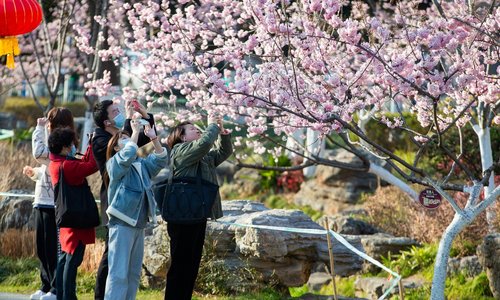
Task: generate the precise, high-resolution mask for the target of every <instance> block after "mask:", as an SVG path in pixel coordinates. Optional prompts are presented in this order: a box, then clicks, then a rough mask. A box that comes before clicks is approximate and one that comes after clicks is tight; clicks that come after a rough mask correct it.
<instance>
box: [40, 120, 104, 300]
mask: <svg viewBox="0 0 500 300" xmlns="http://www.w3.org/2000/svg"><path fill="white" fill-rule="evenodd" d="M74 140H75V132H74V131H73V130H72V129H70V128H58V129H56V130H54V131H53V132H52V133H51V134H50V136H49V140H48V144H49V151H50V155H49V158H50V164H49V172H50V177H51V178H52V185H53V186H55V185H56V184H57V182H58V181H59V167H60V166H61V164H62V167H63V172H64V181H65V182H66V183H67V184H69V185H80V184H82V183H83V182H84V181H85V178H86V177H87V176H89V175H91V174H93V173H95V172H97V170H98V168H97V164H96V162H95V159H94V156H93V154H92V149H91V146H90V145H89V147H88V148H87V151H86V152H85V154H84V155H83V157H82V158H81V159H76V158H75V154H76V148H75V147H74ZM59 241H60V243H61V250H62V253H61V255H60V256H59V261H58V263H57V270H56V289H57V299H62V300H76V299H77V298H76V273H77V269H78V267H79V266H80V264H81V263H82V261H83V255H84V253H85V245H88V244H93V243H94V242H95V228H88V229H87V228H86V229H77V228H64V227H61V228H60V230H59Z"/></svg>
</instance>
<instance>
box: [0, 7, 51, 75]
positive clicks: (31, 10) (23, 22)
mask: <svg viewBox="0 0 500 300" xmlns="http://www.w3.org/2000/svg"><path fill="white" fill-rule="evenodd" d="M42 14H43V13H42V7H41V6H40V3H38V1H37V0H4V1H0V56H3V55H7V67H8V68H10V69H12V68H14V55H19V53H20V51H19V45H18V43H17V38H16V37H15V36H16V35H20V34H25V33H28V32H31V31H33V30H34V29H35V28H37V27H38V25H40V22H42Z"/></svg>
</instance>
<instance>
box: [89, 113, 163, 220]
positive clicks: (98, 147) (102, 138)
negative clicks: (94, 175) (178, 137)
mask: <svg viewBox="0 0 500 300" xmlns="http://www.w3.org/2000/svg"><path fill="white" fill-rule="evenodd" d="M148 115H149V119H148V120H147V121H148V122H149V124H150V125H151V127H153V126H154V125H155V121H154V118H153V115H152V114H148ZM123 130H124V131H126V132H128V133H129V134H130V135H131V134H132V127H130V119H127V120H126V121H125V125H124V126H123ZM112 137H113V135H111V133H109V132H107V131H106V130H104V129H102V128H100V127H97V128H96V130H95V131H94V135H93V137H92V152H93V154H94V158H95V161H96V163H97V166H98V167H99V173H101V180H102V182H101V191H100V193H99V194H100V195H99V196H100V198H101V221H102V223H101V224H103V225H106V224H108V215H107V214H106V209H108V191H107V189H106V185H105V184H104V178H103V174H104V171H105V170H106V151H107V149H108V143H109V140H110V139H111V138H112ZM150 141H151V140H150V139H149V137H147V136H146V135H145V134H144V132H141V133H140V134H139V140H138V141H137V145H138V146H139V147H142V146H144V145H146V144H147V143H149V142H150Z"/></svg>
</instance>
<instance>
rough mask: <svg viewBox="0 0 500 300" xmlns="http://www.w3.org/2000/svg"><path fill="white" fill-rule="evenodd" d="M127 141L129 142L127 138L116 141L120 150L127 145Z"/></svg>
mask: <svg viewBox="0 0 500 300" xmlns="http://www.w3.org/2000/svg"><path fill="white" fill-rule="evenodd" d="M128 141H130V139H129V138H123V139H120V140H118V145H119V146H120V149H123V147H125V145H126V144H127V143H128Z"/></svg>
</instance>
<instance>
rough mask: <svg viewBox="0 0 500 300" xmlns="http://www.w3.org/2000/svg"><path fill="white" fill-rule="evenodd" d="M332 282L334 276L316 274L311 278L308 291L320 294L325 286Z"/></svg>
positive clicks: (321, 273)
mask: <svg viewBox="0 0 500 300" xmlns="http://www.w3.org/2000/svg"><path fill="white" fill-rule="evenodd" d="M331 282H332V275H330V273H326V272H316V273H312V274H311V276H309V280H308V281H307V289H308V290H309V291H315V292H318V291H319V290H321V288H322V287H323V286H324V285H327V284H330V283H331Z"/></svg>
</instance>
